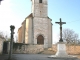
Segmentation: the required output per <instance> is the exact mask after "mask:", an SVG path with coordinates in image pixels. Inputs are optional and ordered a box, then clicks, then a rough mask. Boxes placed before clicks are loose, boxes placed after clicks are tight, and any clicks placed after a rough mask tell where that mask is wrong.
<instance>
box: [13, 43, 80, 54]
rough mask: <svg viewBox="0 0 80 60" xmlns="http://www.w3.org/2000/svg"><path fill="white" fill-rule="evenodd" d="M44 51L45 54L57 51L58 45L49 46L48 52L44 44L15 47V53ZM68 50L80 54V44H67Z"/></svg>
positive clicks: (70, 52) (69, 52)
mask: <svg viewBox="0 0 80 60" xmlns="http://www.w3.org/2000/svg"><path fill="white" fill-rule="evenodd" d="M43 51H44V53H45V54H51V52H52V53H56V52H57V45H52V48H48V49H47V52H46V50H45V49H44V48H43V45H22V46H20V45H19V46H18V47H17V49H13V53H28V54H37V53H42V52H43ZM66 51H67V53H68V54H80V45H66Z"/></svg>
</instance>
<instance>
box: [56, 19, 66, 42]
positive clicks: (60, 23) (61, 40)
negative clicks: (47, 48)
mask: <svg viewBox="0 0 80 60" xmlns="http://www.w3.org/2000/svg"><path fill="white" fill-rule="evenodd" d="M55 23H57V24H59V25H60V40H59V42H63V39H62V24H66V22H62V21H61V18H60V22H55Z"/></svg>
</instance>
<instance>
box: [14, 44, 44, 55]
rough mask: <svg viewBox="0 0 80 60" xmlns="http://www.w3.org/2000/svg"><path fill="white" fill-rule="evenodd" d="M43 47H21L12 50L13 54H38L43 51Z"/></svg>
mask: <svg viewBox="0 0 80 60" xmlns="http://www.w3.org/2000/svg"><path fill="white" fill-rule="evenodd" d="M43 50H44V48H43V45H22V46H18V48H17V49H14V50H13V53H31V54H34V53H39V52H41V51H43Z"/></svg>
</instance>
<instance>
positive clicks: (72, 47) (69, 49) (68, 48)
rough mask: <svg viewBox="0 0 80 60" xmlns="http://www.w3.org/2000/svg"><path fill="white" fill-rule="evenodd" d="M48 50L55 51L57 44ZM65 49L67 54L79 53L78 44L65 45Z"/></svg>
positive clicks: (79, 46)
mask: <svg viewBox="0 0 80 60" xmlns="http://www.w3.org/2000/svg"><path fill="white" fill-rule="evenodd" d="M48 50H52V51H54V52H55V53H56V52H57V45H53V46H52V48H49V49H48ZM66 51H67V53H68V54H80V45H66Z"/></svg>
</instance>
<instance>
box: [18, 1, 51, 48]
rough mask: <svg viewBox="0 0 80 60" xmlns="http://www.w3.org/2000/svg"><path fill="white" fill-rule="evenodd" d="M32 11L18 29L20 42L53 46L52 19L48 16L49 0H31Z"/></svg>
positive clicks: (46, 46)
mask: <svg viewBox="0 0 80 60" xmlns="http://www.w3.org/2000/svg"><path fill="white" fill-rule="evenodd" d="M31 3H32V10H31V13H30V14H29V15H28V16H27V17H26V18H25V20H24V21H23V22H22V24H21V27H20V28H19V29H18V43H24V44H30V45H35V44H36V45H37V44H38V45H44V48H50V47H52V22H51V21H52V19H50V18H49V17H48V1H47V0H31Z"/></svg>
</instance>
